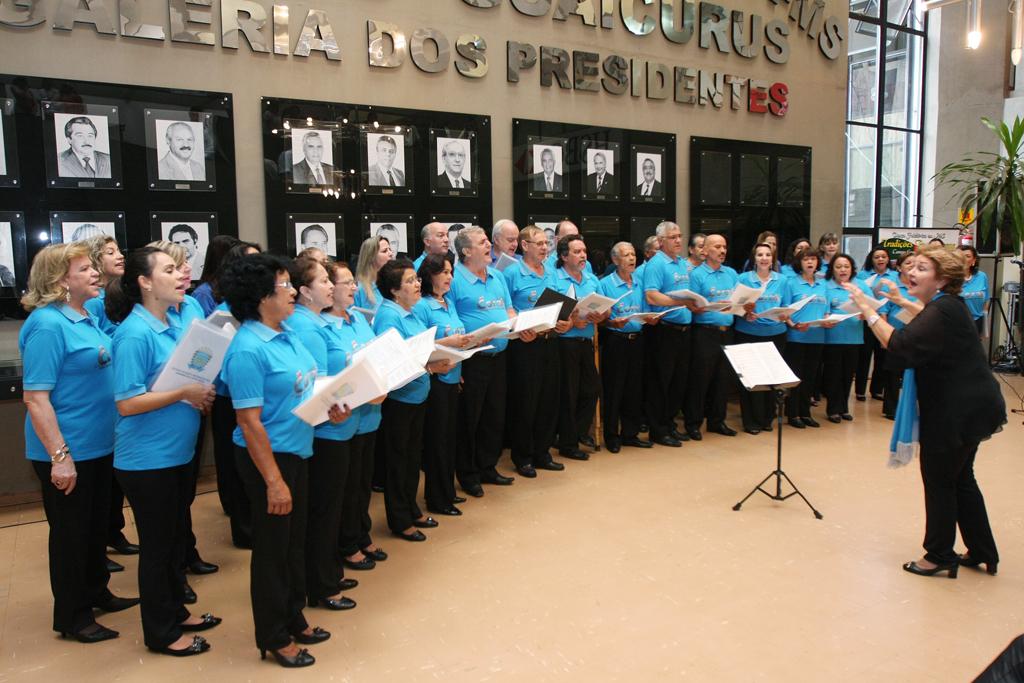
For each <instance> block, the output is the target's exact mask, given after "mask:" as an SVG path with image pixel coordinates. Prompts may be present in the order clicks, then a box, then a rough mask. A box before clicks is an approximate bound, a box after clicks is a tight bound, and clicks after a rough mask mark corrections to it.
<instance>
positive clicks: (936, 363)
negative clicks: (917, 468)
mask: <svg viewBox="0 0 1024 683" xmlns="http://www.w3.org/2000/svg"><path fill="white" fill-rule="evenodd" d="M886 362H887V364H888V365H889V366H890V368H891V369H896V370H900V369H904V368H915V373H914V374H915V376H916V378H917V405H918V408H919V410H920V413H921V432H920V440H921V449H922V450H925V449H927V450H930V451H944V450H950V449H953V448H959V447H960V446H963V445H964V444H970V443H977V442H979V441H981V440H982V439H985V438H988V437H989V436H991V435H992V434H993V433H994V432H995V431H996V429H998V428H999V426H1000V425H1002V424H1004V423H1005V422H1006V403H1005V402H1004V401H1003V394H1002V392H1001V391H1000V390H999V383H998V382H997V381H996V378H995V377H994V376H993V375H992V370H991V369H989V366H988V362H987V360H986V359H985V351H984V349H983V348H982V346H981V341H980V340H979V339H978V330H977V328H976V327H975V326H974V319H973V318H972V317H971V313H970V311H969V310H968V309H967V304H965V303H964V300H963V299H961V298H960V297H959V296H948V295H947V296H941V297H939V298H938V299H932V300H931V301H930V302H929V303H928V304H927V305H926V306H925V307H924V310H923V311H921V312H920V313H919V314H918V315H917V317H915V318H914V319H913V320H911V321H910V324H909V325H907V326H906V327H905V328H903V329H902V330H896V331H895V332H893V333H892V337H890V338H889V345H888V347H887V349H886Z"/></svg>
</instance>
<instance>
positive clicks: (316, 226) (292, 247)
mask: <svg viewBox="0 0 1024 683" xmlns="http://www.w3.org/2000/svg"><path fill="white" fill-rule="evenodd" d="M286 223H287V242H288V251H289V253H291V254H295V255H298V254H299V253H301V252H302V251H303V250H304V249H319V250H320V251H322V252H324V253H325V254H327V255H328V256H330V257H332V258H337V257H338V255H339V254H344V253H345V217H344V216H342V215H341V214H332V213H290V214H288V216H287V221H286Z"/></svg>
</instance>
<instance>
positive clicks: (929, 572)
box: [903, 561, 960, 579]
mask: <svg viewBox="0 0 1024 683" xmlns="http://www.w3.org/2000/svg"><path fill="white" fill-rule="evenodd" d="M959 568H960V563H959V562H949V563H947V564H940V565H936V566H935V567H932V568H931V569H925V568H924V567H921V566H918V564H917V562H916V561H910V562H905V563H904V564H903V571H905V572H910V573H911V574H917V575H918V576H935V575H936V574H939V573H941V572H949V574H948V576H949V578H951V579H955V578H956V572H957V569H959Z"/></svg>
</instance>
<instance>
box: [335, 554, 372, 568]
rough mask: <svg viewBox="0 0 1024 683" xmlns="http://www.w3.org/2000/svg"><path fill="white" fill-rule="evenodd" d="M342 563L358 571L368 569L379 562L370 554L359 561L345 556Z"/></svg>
mask: <svg viewBox="0 0 1024 683" xmlns="http://www.w3.org/2000/svg"><path fill="white" fill-rule="evenodd" d="M341 563H342V564H343V565H345V566H346V567H347V568H348V569H354V570H356V571H357V572H362V571H368V570H370V569H373V568H374V567H376V566H377V563H376V562H375V561H374V559H373V558H372V557H368V556H367V557H364V558H363V559H361V560H359V561H358V562H356V561H355V560H350V559H348V558H344V559H342V561H341Z"/></svg>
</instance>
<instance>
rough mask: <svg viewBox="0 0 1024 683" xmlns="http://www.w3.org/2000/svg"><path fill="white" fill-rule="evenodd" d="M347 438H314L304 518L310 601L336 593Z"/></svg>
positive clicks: (339, 575) (346, 468) (307, 589)
mask: <svg viewBox="0 0 1024 683" xmlns="http://www.w3.org/2000/svg"><path fill="white" fill-rule="evenodd" d="M348 461H349V442H348V441H331V440H329V439H313V457H311V458H310V459H309V460H307V461H306V466H307V467H308V468H309V499H308V500H309V512H308V516H307V519H306V595H307V596H308V597H309V598H310V599H311V600H313V601H316V600H319V599H320V598H327V597H330V596H332V595H337V594H338V582H339V581H340V580H341V577H342V569H341V555H340V554H339V553H338V530H339V528H340V527H341V508H342V505H343V502H344V500H345V497H344V496H345V480H346V478H347V477H348V471H349V462H348Z"/></svg>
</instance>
